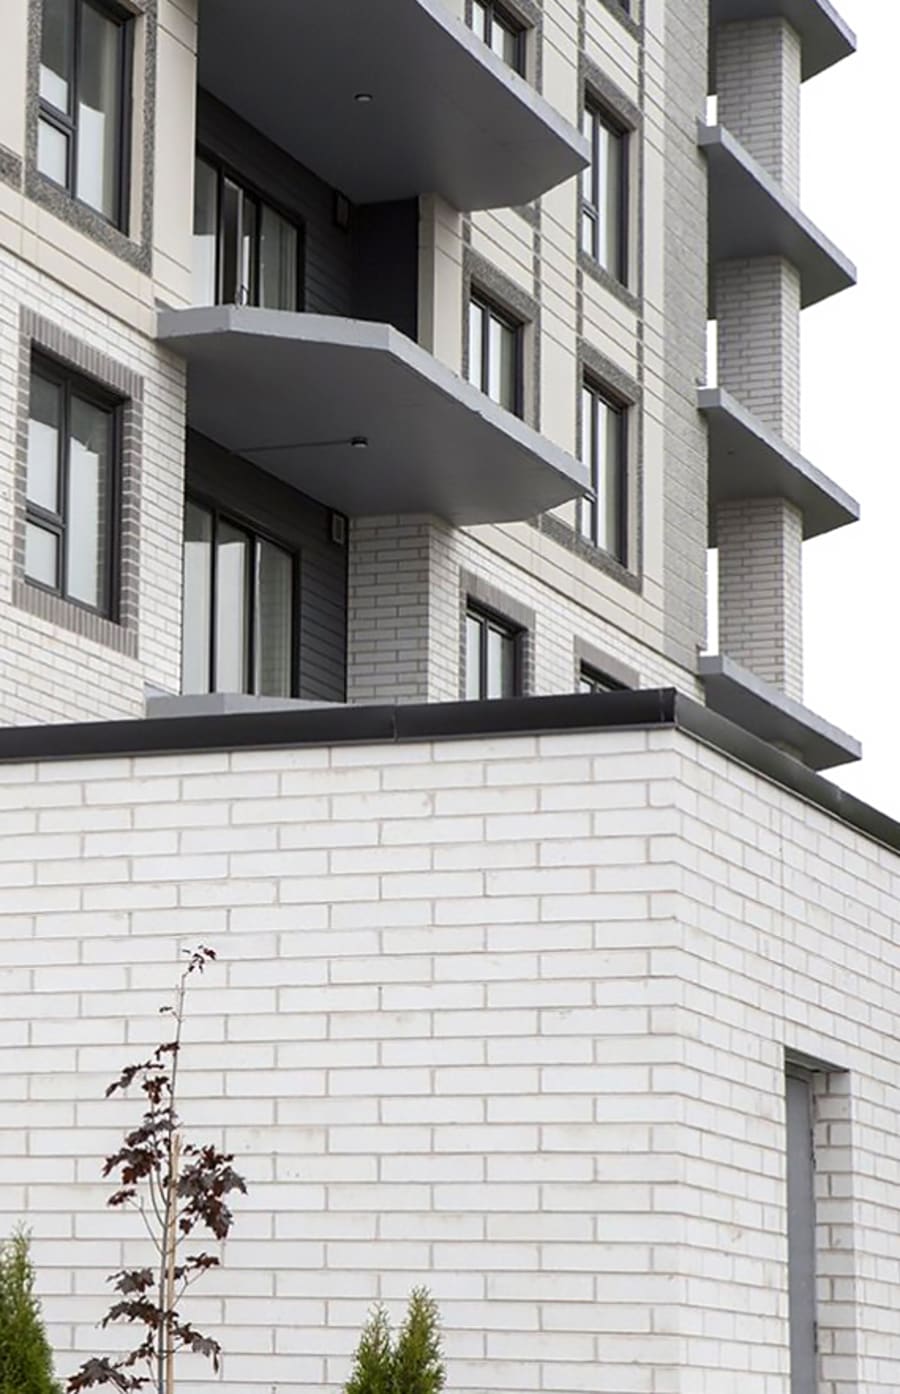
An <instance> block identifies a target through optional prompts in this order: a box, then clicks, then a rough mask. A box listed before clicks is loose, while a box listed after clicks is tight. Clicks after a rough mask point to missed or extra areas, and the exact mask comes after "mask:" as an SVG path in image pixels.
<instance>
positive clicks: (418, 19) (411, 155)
mask: <svg viewBox="0 0 900 1394" xmlns="http://www.w3.org/2000/svg"><path fill="white" fill-rule="evenodd" d="M199 80H200V84H201V86H202V87H205V88H207V89H208V90H209V91H210V92H212V93H213V94H214V95H215V96H217V97H218V98H219V99H220V100H221V101H223V102H225V104H226V105H227V106H230V107H232V108H233V109H234V110H235V111H237V112H239V113H240V114H241V115H242V116H243V117H244V118H245V119H246V120H247V121H249V122H250V123H251V125H253V126H256V127H257V128H258V129H259V130H261V131H262V132H264V134H265V135H267V136H268V137H269V138H270V140H272V141H274V142H275V143H276V144H277V145H280V146H281V147H282V148H283V149H285V150H286V151H288V152H289V153H290V154H291V155H292V156H294V158H296V159H297V160H299V161H300V162H301V163H302V164H305V165H308V166H309V167H310V168H312V169H314V170H315V171H316V173H317V174H319V175H320V176H321V177H322V178H323V179H325V180H326V181H327V182H328V183H329V184H332V185H334V186H335V187H337V188H339V189H340V190H341V191H342V192H343V193H345V194H346V195H347V196H348V197H349V198H351V199H353V200H354V201H355V202H357V203H379V202H384V201H389V200H393V199H405V198H412V197H415V196H416V195H418V194H423V193H439V194H441V195H443V197H444V198H446V199H447V200H448V201H449V202H450V203H452V204H453V205H454V206H455V207H457V208H459V209H463V210H466V211H468V210H470V209H475V208H500V207H514V206H519V205H522V204H526V203H530V202H531V200H532V199H534V198H537V197H538V196H539V195H540V194H543V193H546V192H547V190H548V189H551V188H554V187H555V186H556V185H557V184H560V183H562V182H563V181H564V180H565V179H569V178H571V177H572V176H573V175H575V174H577V173H578V172H579V171H580V170H581V169H583V168H584V167H585V166H586V165H587V162H588V153H587V144H586V142H585V140H584V139H583V137H582V136H581V135H580V133H579V132H578V131H577V130H575V128H574V127H573V126H572V125H570V123H569V122H567V121H566V120H565V119H564V118H563V117H562V116H560V114H559V113H558V112H557V111H556V110H555V109H554V108H553V107H552V106H551V105H550V104H549V103H548V102H546V101H545V100H544V99H543V98H542V97H541V96H540V95H539V94H538V93H537V92H536V91H535V90H534V88H533V87H531V86H530V85H529V84H528V83H527V82H526V81H525V80H524V79H523V78H521V77H519V76H518V75H517V74H516V73H514V72H513V71H512V70H511V69H510V68H509V67H508V66H507V65H506V64H504V63H503V62H502V61H501V60H500V59H499V58H497V57H496V56H495V55H494V54H493V53H492V52H491V51H490V49H488V47H487V45H486V44H483V43H482V42H481V41H480V40H478V39H477V38H476V37H475V35H474V34H473V33H472V32H471V30H469V29H468V28H467V27H466V26H465V25H464V24H463V23H462V22H461V21H460V20H459V19H457V18H456V17H455V16H454V15H453V14H452V13H451V12H450V10H449V8H448V7H447V5H446V4H445V3H444V0H211V3H206V4H204V5H203V6H202V7H201V11H200V40H199ZM359 95H365V96H367V97H371V100H370V101H365V102H361V101H356V100H355V98H356V97H357V96H359Z"/></svg>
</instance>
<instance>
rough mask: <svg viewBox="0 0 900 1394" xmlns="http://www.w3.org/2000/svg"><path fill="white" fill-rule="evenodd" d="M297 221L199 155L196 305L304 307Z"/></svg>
mask: <svg viewBox="0 0 900 1394" xmlns="http://www.w3.org/2000/svg"><path fill="white" fill-rule="evenodd" d="M301 242H302V238H301V233H300V229H299V227H298V226H297V224H296V223H293V222H291V221H290V219H289V218H286V217H284V215H283V214H281V213H279V212H278V210H277V209H275V208H273V207H272V206H271V205H270V204H268V203H266V202H265V201H264V200H263V199H261V198H259V197H258V196H257V195H256V194H254V193H251V192H250V191H249V190H248V189H246V188H245V187H244V186H243V185H242V184H240V183H238V182H237V180H235V179H233V178H232V177H231V176H230V175H229V174H226V173H225V172H224V171H223V170H221V169H219V168H218V167H217V166H216V165H213V164H210V162H209V161H208V160H204V159H199V158H198V160H197V163H196V173H195V183H194V304H195V305H259V306H263V307H264V308H266V309H269V310H299V309H300V308H301V304H300V297H301V274H300V256H301Z"/></svg>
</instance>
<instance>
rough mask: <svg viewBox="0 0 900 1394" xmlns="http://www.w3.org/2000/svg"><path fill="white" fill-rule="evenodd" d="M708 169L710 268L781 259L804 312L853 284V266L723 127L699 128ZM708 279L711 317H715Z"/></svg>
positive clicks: (711, 284) (711, 286)
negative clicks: (792, 271)
mask: <svg viewBox="0 0 900 1394" xmlns="http://www.w3.org/2000/svg"><path fill="white" fill-rule="evenodd" d="M699 143H700V148H701V149H702V150H704V151H705V152H706V158H707V163H708V165H709V258H710V269H711V271H712V268H714V266H715V264H716V262H719V261H735V260H744V259H745V258H748V257H772V256H780V257H785V258H786V259H787V260H788V261H790V262H793V264H794V266H796V267H797V270H798V271H799V272H800V301H801V304H802V306H803V308H804V309H805V308H806V306H807V305H815V304H816V303H817V302H818V301H819V300H825V299H827V298H828V296H830V295H836V294H837V293H838V292H839V291H842V290H847V289H848V288H849V287H850V286H852V285H855V283H856V267H855V266H854V265H853V262H852V261H851V260H850V259H849V257H846V256H845V255H844V253H843V252H841V251H839V249H838V248H837V247H836V246H835V245H834V243H833V242H831V241H829V239H828V238H827V237H826V236H825V234H824V233H822V232H820V231H819V229H818V228H817V227H816V225H815V224H814V223H813V222H812V221H811V220H810V219H809V218H807V216H806V214H805V213H804V212H802V210H801V209H800V206H799V205H798V204H797V203H795V202H794V200H793V199H792V198H790V197H789V196H788V194H786V193H785V191H784V189H783V188H782V187H781V185H780V184H779V183H778V181H777V180H776V179H773V178H772V176H771V175H770V174H769V173H768V172H767V171H766V170H765V169H763V167H762V165H761V164H760V163H759V162H758V161H757V160H754V159H753V156H752V155H750V154H748V152H747V151H746V150H745V149H744V147H743V146H742V145H741V143H740V141H738V140H735V138H734V136H733V135H732V134H731V132H730V131H727V130H726V129H725V127H724V126H707V125H705V124H703V123H701V124H700V134H699ZM713 280H714V278H713V277H712V275H711V276H710V314H711V315H714V314H715V303H714V300H715V292H714V286H713Z"/></svg>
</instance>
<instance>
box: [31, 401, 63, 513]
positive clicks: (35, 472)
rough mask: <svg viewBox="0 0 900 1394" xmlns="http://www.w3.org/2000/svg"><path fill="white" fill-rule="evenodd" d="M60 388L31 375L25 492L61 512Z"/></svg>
mask: <svg viewBox="0 0 900 1394" xmlns="http://www.w3.org/2000/svg"><path fill="white" fill-rule="evenodd" d="M61 397H62V393H61V390H60V388H59V387H58V386H57V384H56V383H55V382H48V381H47V379H46V378H42V377H40V376H39V375H38V374H37V373H34V374H33V375H32V378H31V404H30V407H29V411H28V475H27V483H26V490H25V491H26V495H27V497H28V502H29V503H35V504H37V506H38V508H45V509H46V510H47V512H48V513H58V512H59V429H60V412H61Z"/></svg>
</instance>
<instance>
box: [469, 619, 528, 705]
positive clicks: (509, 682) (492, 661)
mask: <svg viewBox="0 0 900 1394" xmlns="http://www.w3.org/2000/svg"><path fill="white" fill-rule="evenodd" d="M521 640H522V631H521V630H520V629H517V628H516V627H515V626H514V625H511V624H509V622H508V621H507V620H504V619H501V618H500V616H499V615H493V614H491V613H490V612H488V611H487V610H480V609H476V608H475V607H474V606H472V605H470V606H469V607H468V608H467V610H466V700H467V701H473V702H474V701H478V700H483V699H484V698H486V697H516V696H518V694H519V691H520V688H521V682H520V677H519V666H520V665H519V657H520V655H519V649H520V646H521Z"/></svg>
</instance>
